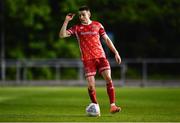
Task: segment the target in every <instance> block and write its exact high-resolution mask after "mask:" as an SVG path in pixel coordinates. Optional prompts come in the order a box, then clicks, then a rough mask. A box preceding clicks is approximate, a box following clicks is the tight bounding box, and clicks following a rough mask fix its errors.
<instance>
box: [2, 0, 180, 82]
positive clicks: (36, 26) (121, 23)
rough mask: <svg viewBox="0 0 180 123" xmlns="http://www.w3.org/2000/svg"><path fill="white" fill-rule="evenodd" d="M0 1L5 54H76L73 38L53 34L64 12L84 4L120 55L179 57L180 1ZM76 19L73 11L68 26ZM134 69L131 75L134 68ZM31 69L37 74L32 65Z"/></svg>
mask: <svg viewBox="0 0 180 123" xmlns="http://www.w3.org/2000/svg"><path fill="white" fill-rule="evenodd" d="M0 2H1V4H4V11H1V12H0V14H1V18H2V17H4V23H3V22H2V21H1V24H3V25H2V26H1V27H2V28H3V27H4V30H5V58H6V59H24V58H27V59H41V58H43V59H44V58H45V59H54V58H79V57H80V52H79V46H78V42H77V40H76V38H75V37H73V38H66V39H60V38H59V37H58V33H59V30H60V28H61V26H62V24H63V21H64V18H65V16H66V14H67V13H69V12H74V13H76V14H77V11H78V8H79V7H80V6H82V5H88V6H89V7H90V8H91V12H92V20H98V21H100V22H101V23H102V24H103V25H104V27H105V29H106V31H107V32H108V33H109V34H112V36H113V37H112V38H113V42H114V44H115V46H116V48H117V50H118V51H119V52H120V55H121V57H122V58H180V43H179V41H180V16H179V13H180V0H96V1H94V0H0ZM1 7H3V6H1ZM1 10H3V9H2V8H1ZM77 22H78V16H75V19H74V20H72V21H71V22H70V23H69V26H68V28H69V27H71V26H72V25H73V24H75V23H77ZM2 28H1V31H2ZM105 48H106V47H105ZM106 51H108V50H106ZM107 55H108V58H112V57H113V54H112V53H110V52H107ZM133 70H134V69H132V73H133V74H135V73H137V72H133ZM33 71H36V72H35V73H38V72H37V70H33ZM41 73H44V74H43V76H46V77H47V79H52V75H51V72H49V69H48V70H47V69H43V70H42V71H41ZM75 73H76V70H72V72H70V73H68V75H73V77H74V75H75ZM28 75H29V76H28V77H29V78H30V79H31V78H33V75H32V71H31V72H28ZM36 76H37V74H36ZM137 76H138V75H137ZM73 77H70V78H73ZM40 78H41V77H40ZM67 78H69V77H67Z"/></svg>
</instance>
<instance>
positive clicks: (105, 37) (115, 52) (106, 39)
mask: <svg viewBox="0 0 180 123" xmlns="http://www.w3.org/2000/svg"><path fill="white" fill-rule="evenodd" d="M102 38H103V39H104V41H105V42H106V44H107V46H108V47H109V49H110V50H111V51H112V52H113V53H114V54H115V59H116V62H117V63H118V64H120V63H121V57H120V55H119V53H118V51H117V50H116V48H115V46H114V44H113V43H112V41H111V39H110V38H109V37H108V35H107V34H105V35H103V36H102Z"/></svg>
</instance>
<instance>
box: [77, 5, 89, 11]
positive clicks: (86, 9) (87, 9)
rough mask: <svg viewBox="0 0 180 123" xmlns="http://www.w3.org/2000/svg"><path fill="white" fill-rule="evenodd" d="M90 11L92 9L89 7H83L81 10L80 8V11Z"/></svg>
mask: <svg viewBox="0 0 180 123" xmlns="http://www.w3.org/2000/svg"><path fill="white" fill-rule="evenodd" d="M84 10H85V11H90V9H89V7H88V6H81V7H80V8H79V11H84Z"/></svg>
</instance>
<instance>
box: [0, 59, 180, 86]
mask: <svg viewBox="0 0 180 123" xmlns="http://www.w3.org/2000/svg"><path fill="white" fill-rule="evenodd" d="M109 61H110V64H111V67H115V68H119V79H121V80H120V82H121V83H120V85H122V86H124V85H125V84H126V83H125V82H126V80H127V79H128V78H127V77H126V71H127V69H128V65H129V64H137V63H138V64H142V67H141V71H142V73H141V74H142V79H141V80H140V82H141V86H146V85H147V82H148V65H149V64H157V63H160V64H169V63H171V64H174V63H176V64H178V66H177V68H178V67H179V68H180V59H122V64H120V65H118V64H117V63H116V62H115V60H114V59H110V60H109ZM0 64H1V66H3V67H1V81H0V84H1V85H3V84H6V74H3V73H6V69H7V68H11V67H15V68H16V79H15V80H13V81H15V82H16V84H17V85H20V84H22V83H24V82H27V74H26V72H27V69H28V68H31V67H34V68H41V67H53V68H55V76H56V77H55V78H56V79H55V80H56V81H57V80H61V71H60V70H61V68H74V67H75V68H78V81H79V82H80V83H81V84H83V81H84V72H83V65H82V62H81V61H80V60H79V59H33V60H30V59H22V60H14V59H7V60H6V61H1V62H0ZM22 68H23V73H21V69H22ZM2 71H3V72H2Z"/></svg>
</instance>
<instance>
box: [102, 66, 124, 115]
mask: <svg viewBox="0 0 180 123" xmlns="http://www.w3.org/2000/svg"><path fill="white" fill-rule="evenodd" d="M101 75H102V76H103V78H104V79H105V81H106V88H107V93H108V96H109V101H110V104H111V109H110V112H111V113H116V112H119V111H120V110H121V108H120V107H118V106H116V105H115V89H114V85H113V82H112V79H111V70H110V69H108V70H104V71H102V72H101Z"/></svg>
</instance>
